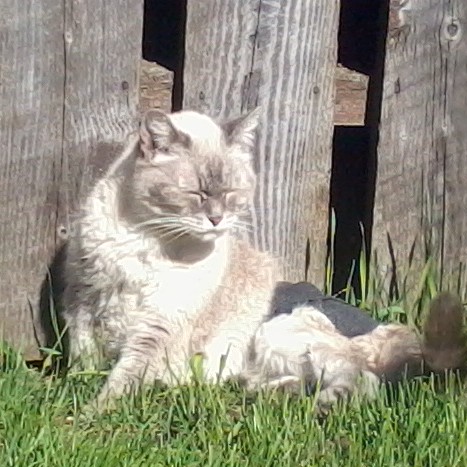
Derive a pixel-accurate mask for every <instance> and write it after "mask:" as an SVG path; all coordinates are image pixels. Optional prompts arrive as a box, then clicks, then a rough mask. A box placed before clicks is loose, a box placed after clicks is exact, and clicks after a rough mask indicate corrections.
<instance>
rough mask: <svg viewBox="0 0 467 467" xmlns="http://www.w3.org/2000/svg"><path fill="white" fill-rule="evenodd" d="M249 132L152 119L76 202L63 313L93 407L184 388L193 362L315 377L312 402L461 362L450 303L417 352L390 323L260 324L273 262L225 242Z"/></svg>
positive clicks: (239, 195) (293, 319)
mask: <svg viewBox="0 0 467 467" xmlns="http://www.w3.org/2000/svg"><path fill="white" fill-rule="evenodd" d="M257 123H258V113H257V112H253V113H251V114H249V115H247V116H246V117H243V118H241V119H239V120H236V121H234V122H230V123H228V124H225V125H218V124H217V123H215V122H214V121H213V120H211V119H210V118H209V117H207V116H205V115H201V114H198V113H196V112H189V111H187V112H179V113H176V114H172V115H165V114H162V113H160V112H156V111H150V112H149V113H148V114H146V115H145V117H144V119H143V122H142V126H141V132H140V134H138V135H132V136H130V137H129V139H128V144H127V146H126V148H125V149H124V150H123V151H122V152H121V154H116V158H115V162H114V163H113V164H112V165H111V166H110V168H109V169H108V171H107V173H106V174H105V176H104V177H103V178H102V179H101V180H100V181H99V182H98V183H97V184H96V185H95V187H94V188H93V190H92V191H91V193H90V194H89V196H87V198H86V199H85V200H84V203H83V206H82V210H81V214H80V216H79V218H78V220H77V222H76V224H75V226H74V234H73V235H72V237H71V239H70V242H69V245H68V251H67V262H66V277H65V279H66V282H67V286H66V290H65V293H64V305H65V311H64V317H65V320H66V324H67V327H68V335H69V341H70V352H69V353H70V364H71V365H72V366H75V367H81V368H82V367H84V368H96V367H101V366H103V365H109V364H110V365H111V372H110V375H109V377H108V378H107V380H106V382H105V384H104V386H103V388H102V390H101V392H100V393H99V395H98V397H97V400H96V401H95V404H94V406H95V407H97V409H98V410H100V409H102V408H105V407H108V406H109V404H110V403H111V402H112V401H113V400H114V399H115V398H117V397H119V396H121V395H122V394H124V393H128V392H129V391H131V390H132V389H136V388H138V387H140V385H141V384H151V383H153V382H155V381H162V382H163V383H165V384H180V383H186V382H189V381H190V378H191V375H190V371H189V367H190V365H189V363H190V358H191V357H192V356H193V355H195V354H201V355H202V356H203V357H204V363H203V368H204V371H205V376H206V378H207V380H209V381H212V382H215V381H220V382H222V381H224V380H226V379H227V378H230V377H240V378H241V379H243V380H244V381H245V382H246V384H247V386H248V387H258V386H264V385H266V386H268V385H269V386H274V387H278V386H279V387H280V386H290V387H296V386H297V384H298V383H299V382H300V381H302V380H303V379H305V380H308V381H311V382H312V383H317V382H321V383H322V385H321V392H320V400H321V402H322V404H324V405H326V404H330V403H332V402H334V401H335V400H337V399H339V398H341V397H344V396H346V395H349V394H352V393H354V392H355V391H359V392H361V393H363V394H365V395H370V396H371V395H372V394H374V392H375V387H377V385H378V383H379V381H380V380H381V379H382V378H384V377H385V376H386V375H388V374H389V373H391V372H392V373H394V374H400V373H401V371H402V369H403V367H404V366H405V363H407V362H409V361H412V360H413V361H415V362H416V364H418V363H420V361H421V360H423V358H424V357H423V355H425V356H426V360H427V361H428V362H429V363H430V364H431V365H432V366H433V368H436V369H439V368H441V367H443V368H444V367H445V366H446V365H448V366H449V367H456V366H458V364H459V363H460V361H461V360H462V358H463V355H464V353H463V348H462V350H461V347H462V346H464V341H463V340H462V339H461V338H460V337H459V336H458V335H457V334H456V331H455V330H454V329H450V328H449V329H447V328H445V327H444V322H445V321H446V319H452V320H455V321H456V323H457V322H458V321H459V316H460V313H461V307H459V306H458V305H457V304H455V303H454V302H452V301H451V302H449V300H448V303H450V304H451V305H449V306H446V301H443V300H441V302H440V303H439V304H438V305H436V303H437V302H436V303H435V305H434V306H433V310H432V312H431V314H430V317H429V319H428V321H427V323H428V324H427V328H426V333H425V334H426V342H425V344H424V345H422V343H421V341H420V339H419V338H418V336H417V335H416V334H415V332H414V331H412V330H410V329H408V328H407V327H405V326H397V325H387V326H383V325H381V326H378V327H377V328H376V329H375V330H374V331H372V332H371V333H368V334H366V335H363V336H357V337H354V338H347V337H345V336H343V335H341V334H340V333H339V332H338V331H337V330H336V329H335V327H334V325H333V324H332V323H331V322H330V321H329V320H328V319H327V318H326V316H324V315H323V314H322V313H320V312H319V310H316V309H314V308H313V307H312V306H302V307H298V308H296V309H295V310H294V311H293V312H292V313H291V314H290V315H288V316H282V317H281V316H279V317H276V318H273V319H270V315H269V314H270V307H271V302H272V299H273V294H274V289H275V285H276V283H277V282H278V281H279V280H281V274H280V271H281V268H280V264H279V263H278V262H277V261H276V260H275V259H274V258H272V257H271V256H270V255H268V254H266V253H261V252H259V251H257V250H255V249H254V248H252V247H251V246H250V245H248V244H246V243H244V242H242V241H241V240H239V239H237V237H236V236H235V235H234V234H233V232H234V231H235V229H242V228H247V227H248V224H247V222H246V221H245V220H244V217H243V216H245V213H247V212H248V207H249V204H250V203H251V201H252V199H253V194H254V189H255V175H254V172H253V156H254V141H255V138H254V131H255V128H256V125H257ZM445 318H446V319H445ZM447 339H450V340H451V342H453V343H454V344H453V345H454V346H453V347H452V348H451V347H448V346H447V345H446V340H447ZM448 355H449V356H451V357H452V358H451V359H450V358H448ZM221 364H222V366H221ZM221 369H222V371H220V370H221Z"/></svg>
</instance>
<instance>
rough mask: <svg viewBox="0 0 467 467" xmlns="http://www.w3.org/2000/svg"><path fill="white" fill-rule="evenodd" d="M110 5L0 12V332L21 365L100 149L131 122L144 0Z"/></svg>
mask: <svg viewBox="0 0 467 467" xmlns="http://www.w3.org/2000/svg"><path fill="white" fill-rule="evenodd" d="M107 3H108V2H100V1H99V2H96V1H95V0H85V1H76V0H65V1H62V2H55V1H53V0H44V1H42V2H36V1H33V0H9V1H7V2H2V3H1V5H0V83H1V84H0V109H1V112H0V148H1V149H2V151H1V153H0V199H1V200H2V203H1V204H0V239H1V241H0V328H1V329H2V334H3V336H4V337H5V339H6V340H7V341H8V342H10V343H12V344H13V345H14V346H15V347H21V348H22V350H23V351H24V353H25V355H26V357H27V358H36V357H37V356H38V351H37V350H38V347H37V342H36V339H35V336H34V334H35V332H36V334H37V338H38V340H39V343H40V344H44V343H45V342H46V341H47V336H46V333H47V331H48V329H45V328H44V325H45V323H46V322H47V316H44V315H43V314H41V312H40V310H39V303H40V291H41V287H42V286H43V285H44V279H45V278H46V273H47V267H48V265H49V263H50V261H51V259H52V258H53V256H54V254H55V252H56V251H57V248H58V247H59V245H60V244H61V242H62V237H63V234H64V233H65V232H66V231H67V229H68V228H69V227H68V222H69V214H70V212H71V210H72V209H73V207H74V206H76V201H77V198H78V196H79V192H80V189H81V188H82V186H83V185H84V184H85V181H86V180H88V179H89V178H90V177H89V176H88V175H89V174H90V173H91V172H92V166H93V163H94V162H97V163H98V164H99V165H101V166H102V163H101V161H99V160H98V159H99V157H98V154H97V149H98V146H99V144H100V143H102V142H105V141H109V140H112V139H115V138H117V139H118V138H121V137H122V135H123V134H124V133H125V132H127V131H128V130H129V129H130V127H132V126H133V127H134V124H135V118H136V110H137V99H138V84H137V81H138V65H139V60H140V54H141V34H142V33H141V30H142V9H143V6H142V0H116V1H114V2H112V5H107ZM122 12H125V13H124V14H122ZM64 20H65V21H64ZM64 41H65V42H64ZM124 83H126V84H124ZM132 122H133V125H132ZM46 291H47V290H46ZM45 311H46V313H47V312H48V310H45ZM33 322H34V326H33ZM34 327H35V332H34Z"/></svg>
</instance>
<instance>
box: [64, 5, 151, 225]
mask: <svg viewBox="0 0 467 467" xmlns="http://www.w3.org/2000/svg"><path fill="white" fill-rule="evenodd" d="M66 5H67V7H66V11H65V33H64V38H65V65H66V75H65V103H64V115H63V118H64V122H63V125H64V141H63V154H62V159H61V164H62V177H63V180H62V190H61V196H60V206H59V224H60V226H63V227H65V229H67V228H68V225H69V220H70V219H69V213H70V212H72V211H73V208H74V207H76V204H77V200H78V198H79V197H80V195H82V194H83V191H85V190H86V188H87V187H88V186H89V184H90V183H92V180H93V179H94V177H95V176H96V175H99V174H100V173H102V170H103V169H104V168H105V166H106V165H107V164H108V163H109V160H102V157H104V156H110V157H111V155H109V154H107V155H104V153H103V152H102V151H101V150H100V148H101V147H102V145H101V143H106V142H112V141H122V140H123V138H124V137H125V136H126V135H128V133H129V132H131V131H133V130H135V129H136V127H137V106H138V96H139V69H140V63H141V50H142V27H143V26H142V25H143V0H113V1H112V2H106V1H98V2H96V1H95V0H84V1H83V0H81V1H77V0H67V2H66Z"/></svg>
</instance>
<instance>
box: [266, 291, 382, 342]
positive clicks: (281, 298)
mask: <svg viewBox="0 0 467 467" xmlns="http://www.w3.org/2000/svg"><path fill="white" fill-rule="evenodd" d="M303 305H305V306H306V305H310V306H312V307H313V308H315V309H317V310H319V311H320V312H321V313H323V314H324V315H325V316H326V317H327V318H328V319H329V320H330V321H331V322H332V324H333V325H334V326H335V327H336V329H337V330H338V331H339V332H340V333H341V334H343V335H344V336H346V337H355V336H359V335H362V334H366V333H368V332H371V331H372V330H373V329H375V328H376V327H377V326H379V324H380V323H379V322H378V321H377V320H375V319H373V318H372V317H371V316H369V315H368V314H367V313H365V312H364V311H362V310H361V309H360V308H357V307H355V306H352V305H349V304H348V303H345V302H344V301H342V300H339V299H338V298H334V297H330V296H326V295H324V294H323V293H322V292H321V291H320V290H319V289H318V288H317V287H315V286H314V285H312V284H309V283H307V282H298V283H296V284H293V283H291V282H278V283H277V284H276V288H275V290H274V296H273V300H272V303H271V316H274V315H278V314H282V313H292V311H293V309H294V308H297V307H299V306H303Z"/></svg>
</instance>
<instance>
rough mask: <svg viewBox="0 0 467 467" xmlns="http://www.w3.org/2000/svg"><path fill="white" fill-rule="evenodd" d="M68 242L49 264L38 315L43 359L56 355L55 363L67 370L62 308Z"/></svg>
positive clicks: (56, 365)
mask: <svg viewBox="0 0 467 467" xmlns="http://www.w3.org/2000/svg"><path fill="white" fill-rule="evenodd" d="M66 248H67V244H66V243H64V244H63V245H62V246H61V247H60V248H59V249H58V250H57V252H56V253H55V255H54V257H53V258H52V261H51V263H50V264H49V268H48V273H47V274H46V275H45V277H44V279H43V281H42V284H41V289H40V298H39V310H38V319H37V320H36V323H37V325H38V326H40V337H39V336H38V333H36V339H37V341H38V345H39V346H40V347H41V348H42V349H43V350H42V356H43V359H42V362H44V360H46V359H47V357H48V356H50V357H52V359H53V362H54V364H53V367H54V368H55V369H59V370H63V369H64V368H65V367H64V363H65V361H66V358H65V357H66V355H67V349H68V342H67V335H66V333H65V323H64V320H63V316H62V312H61V302H62V296H63V291H64V289H65V280H64V277H65V275H64V265H65V257H66Z"/></svg>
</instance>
